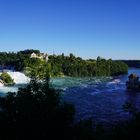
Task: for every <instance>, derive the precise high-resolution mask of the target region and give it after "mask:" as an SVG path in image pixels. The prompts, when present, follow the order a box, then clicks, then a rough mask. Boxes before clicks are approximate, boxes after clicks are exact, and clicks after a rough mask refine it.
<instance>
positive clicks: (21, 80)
mask: <svg viewBox="0 0 140 140" xmlns="http://www.w3.org/2000/svg"><path fill="white" fill-rule="evenodd" d="M8 74H9V75H10V76H11V77H12V79H14V82H15V84H27V83H29V82H30V78H29V77H27V76H25V74H24V73H21V72H8Z"/></svg>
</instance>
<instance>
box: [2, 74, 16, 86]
mask: <svg viewBox="0 0 140 140" xmlns="http://www.w3.org/2000/svg"><path fill="white" fill-rule="evenodd" d="M0 79H1V80H2V81H3V82H4V84H5V85H11V84H14V80H13V79H12V78H11V76H10V75H9V74H8V73H7V72H3V73H2V74H1V75H0Z"/></svg>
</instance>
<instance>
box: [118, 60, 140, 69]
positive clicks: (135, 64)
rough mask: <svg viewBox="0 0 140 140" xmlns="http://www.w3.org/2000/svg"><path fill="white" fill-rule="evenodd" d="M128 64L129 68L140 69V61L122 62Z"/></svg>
mask: <svg viewBox="0 0 140 140" xmlns="http://www.w3.org/2000/svg"><path fill="white" fill-rule="evenodd" d="M121 61H122V62H124V63H126V64H127V65H128V66H129V67H134V68H140V60H121Z"/></svg>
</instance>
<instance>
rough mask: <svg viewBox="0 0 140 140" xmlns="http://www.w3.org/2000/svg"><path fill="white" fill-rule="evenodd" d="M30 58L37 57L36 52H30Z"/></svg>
mask: <svg viewBox="0 0 140 140" xmlns="http://www.w3.org/2000/svg"><path fill="white" fill-rule="evenodd" d="M30 58H38V56H37V54H35V53H32V54H31V56H30Z"/></svg>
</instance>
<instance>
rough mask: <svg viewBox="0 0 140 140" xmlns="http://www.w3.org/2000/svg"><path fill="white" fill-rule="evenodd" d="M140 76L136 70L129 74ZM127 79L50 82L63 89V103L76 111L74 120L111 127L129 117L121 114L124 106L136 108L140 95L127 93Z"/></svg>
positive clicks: (67, 79) (84, 79)
mask: <svg viewBox="0 0 140 140" xmlns="http://www.w3.org/2000/svg"><path fill="white" fill-rule="evenodd" d="M130 73H136V74H138V75H139V76H140V69H130V70H129V73H128V75H129V74H130ZM128 75H123V76H117V77H106V78H105V77H102V78H61V79H54V80H53V82H52V83H53V84H54V85H55V87H57V88H60V87H61V88H63V89H64V90H63V93H64V96H63V99H64V101H67V102H69V103H73V104H74V105H75V107H76V115H75V120H80V119H88V118H91V119H93V120H94V121H95V122H99V123H102V124H103V123H104V124H114V123H116V122H118V121H123V120H127V119H129V118H130V114H129V113H128V112H126V111H124V108H123V105H124V104H125V102H129V103H132V104H133V105H134V106H136V107H137V108H138V109H139V108H140V93H134V92H130V91H129V92H128V91H127V90H126V86H125V82H126V80H127V78H128Z"/></svg>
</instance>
